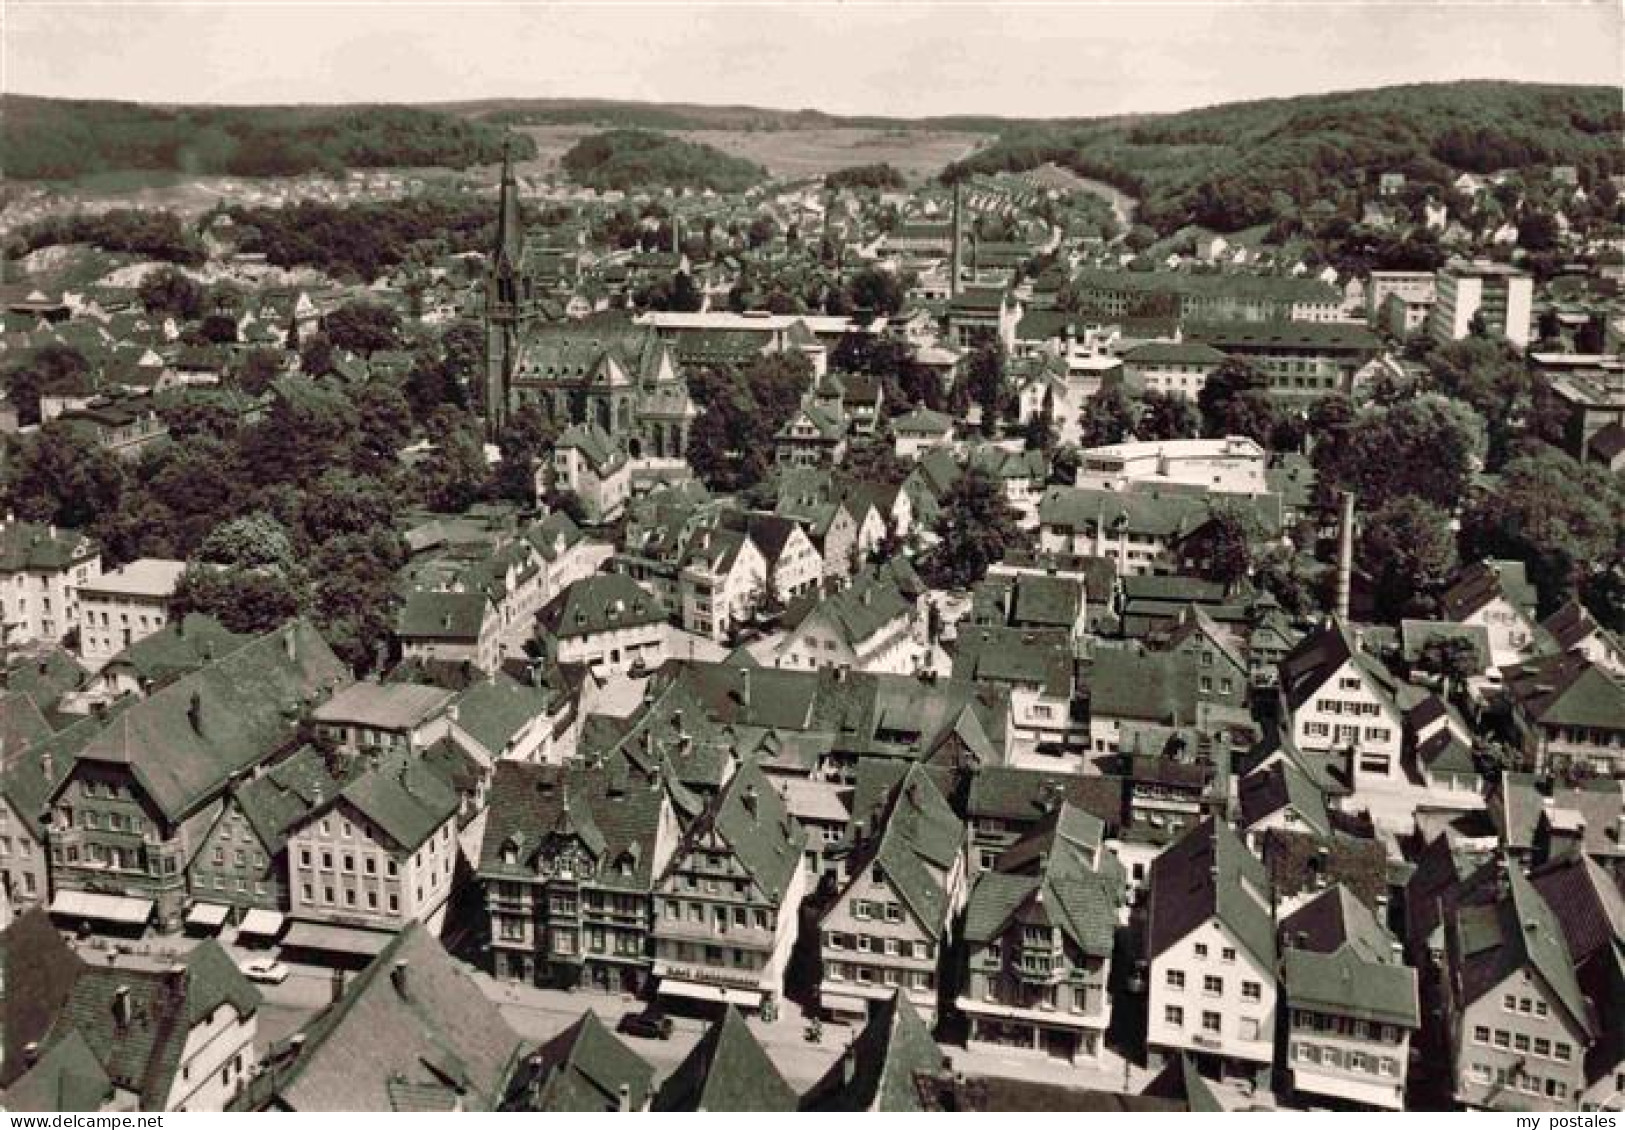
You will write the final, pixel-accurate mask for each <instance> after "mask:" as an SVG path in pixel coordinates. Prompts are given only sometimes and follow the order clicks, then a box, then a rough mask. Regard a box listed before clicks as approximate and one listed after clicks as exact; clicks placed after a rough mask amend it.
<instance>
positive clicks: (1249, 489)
mask: <svg viewBox="0 0 1625 1130" xmlns="http://www.w3.org/2000/svg"><path fill="white" fill-rule="evenodd" d="M1267 461H1268V460H1267V457H1266V455H1265V452H1264V449H1263V448H1262V447H1261V446H1259V444H1258V441H1257V440H1254V439H1250V438H1248V437H1247V436H1226V437H1225V438H1223V439H1165V440H1134V441H1130V442H1128V443H1114V444H1110V445H1109V446H1106V447H1091V448H1088V449H1087V450H1085V451H1084V452H1083V454H1082V462H1081V463H1080V465H1079V467H1078V476H1077V481H1076V485H1077V486H1079V487H1092V488H1095V489H1099V490H1127V489H1130V488H1132V487H1144V488H1148V487H1154V486H1160V485H1165V484H1166V485H1176V484H1177V485H1179V486H1189V487H1197V488H1200V489H1202V490H1206V491H1211V492H1212V493H1214V494H1265V493H1267V492H1268V491H1269V489H1270V488H1269V484H1268V482H1267V481H1266V480H1265V478H1264V468H1265V464H1266V463H1267Z"/></svg>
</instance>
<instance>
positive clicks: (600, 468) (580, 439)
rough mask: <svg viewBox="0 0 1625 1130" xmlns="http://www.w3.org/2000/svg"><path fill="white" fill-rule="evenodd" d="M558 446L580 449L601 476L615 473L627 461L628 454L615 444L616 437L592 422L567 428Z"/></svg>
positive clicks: (594, 471) (595, 471) (593, 470)
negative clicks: (624, 453)
mask: <svg viewBox="0 0 1625 1130" xmlns="http://www.w3.org/2000/svg"><path fill="white" fill-rule="evenodd" d="M556 446H557V447H559V448H565V449H570V450H573V451H579V452H580V453H581V455H582V458H584V459H586V461H587V465H588V466H589V467H591V468H592V472H593V474H595V475H597V476H598V477H599V478H604V477H607V476H608V475H610V474H613V473H614V472H615V471H617V470H619V469H620V468H621V466H622V465H624V464H625V463H626V456H625V455H622V454H621V452H620V450H619V449H618V448H617V447H616V446H615V440H614V438H613V437H612V436H610V434H609V433H608V432H606V431H605V430H604V429H603V428H601V427H599V426H598V425H597V424H595V423H591V422H588V423H585V424H575V425H573V426H571V427H570V428H568V429H566V430H565V433H564V434H563V435H561V436H560V437H559V438H558V443H557V444H556Z"/></svg>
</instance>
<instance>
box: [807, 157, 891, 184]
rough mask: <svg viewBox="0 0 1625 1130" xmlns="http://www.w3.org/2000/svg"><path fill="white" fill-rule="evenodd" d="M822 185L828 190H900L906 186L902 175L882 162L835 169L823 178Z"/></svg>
mask: <svg viewBox="0 0 1625 1130" xmlns="http://www.w3.org/2000/svg"><path fill="white" fill-rule="evenodd" d="M824 183H825V184H826V185H828V186H829V187H830V188H881V189H900V188H906V187H907V186H908V182H907V181H906V180H905V179H904V178H903V174H902V173H900V172H898V171H897V170H896V169H895V168H893V167H892V166H891V165H888V164H886V163H885V162H883V161H882V162H880V163H879V164H874V165H853V166H851V167H850V168H845V169H836V170H835V171H834V172H833V173H829V174H828V175H826V176H825V177H824Z"/></svg>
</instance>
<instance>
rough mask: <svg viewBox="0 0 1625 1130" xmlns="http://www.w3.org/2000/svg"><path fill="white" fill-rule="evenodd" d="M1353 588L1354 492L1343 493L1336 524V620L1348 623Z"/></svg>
mask: <svg viewBox="0 0 1625 1130" xmlns="http://www.w3.org/2000/svg"><path fill="white" fill-rule="evenodd" d="M1353 587H1354V492H1353V491H1348V490H1346V491H1344V492H1343V516H1342V518H1341V519H1340V520H1339V521H1338V523H1337V618H1338V620H1339V621H1341V622H1342V623H1344V624H1347V623H1348V622H1349V598H1350V593H1351V591H1352V589H1353Z"/></svg>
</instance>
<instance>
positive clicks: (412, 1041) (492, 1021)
mask: <svg viewBox="0 0 1625 1130" xmlns="http://www.w3.org/2000/svg"><path fill="white" fill-rule="evenodd" d="M303 1035H304V1041H303V1044H302V1046H300V1047H299V1048H297V1049H295V1048H291V1047H289V1046H288V1045H286V1044H284V1045H281V1046H274V1047H272V1048H271V1049H270V1051H269V1052H268V1054H267V1059H269V1060H271V1061H272V1062H273V1063H274V1064H275V1070H274V1071H269V1072H267V1075H268V1076H269V1077H270V1079H271V1085H272V1086H273V1087H274V1092H273V1095H274V1097H271V1099H270V1102H268V1103H260V1104H257V1105H262V1106H263V1105H275V1106H277V1107H281V1108H286V1109H289V1110H296V1111H297V1110H329V1111H343V1110H374V1111H389V1110H394V1109H397V1107H398V1105H399V1104H398V1100H399V1099H402V1098H404V1097H405V1093H404V1092H401V1091H399V1090H398V1088H392V1085H399V1084H407V1085H410V1086H414V1087H422V1088H429V1089H433V1090H434V1091H437V1092H439V1093H440V1094H441V1095H443V1096H444V1097H445V1098H446V1099H448V1100H455V1103H456V1105H457V1106H459V1107H460V1108H461V1109H463V1110H495V1109H497V1107H498V1105H499V1104H500V1102H501V1100H502V1097H503V1096H504V1094H506V1093H507V1092H508V1090H509V1081H510V1079H511V1078H512V1076H513V1074H514V1071H515V1069H516V1068H517V1067H518V1066H519V1063H520V1051H521V1044H520V1040H519V1037H518V1036H517V1035H515V1034H514V1031H513V1029H512V1028H510V1027H509V1026H508V1022H507V1021H506V1020H505V1019H504V1018H503V1016H502V1013H501V1012H500V1011H498V1009H497V1006H496V1005H494V1004H492V1003H491V1002H490V1001H489V1000H488V999H486V996H485V994H484V993H482V992H480V991H479V988H478V987H477V986H476V985H475V984H474V983H473V982H472V981H471V980H469V978H468V975H467V974H466V973H465V972H463V970H462V967H461V966H459V965H458V964H457V963H456V962H454V961H453V960H452V959H451V957H450V956H449V955H448V954H447V953H446V951H445V949H444V948H442V947H441V945H440V943H439V942H438V941H437V940H435V938H434V936H433V935H432V934H430V932H429V931H428V930H427V929H426V928H425V927H424V926H422V925H421V924H419V923H416V922H413V923H410V924H408V925H407V927H406V928H405V929H404V930H402V931H401V933H400V934H398V935H397V936H396V937H395V939H394V940H393V941H391V942H390V943H389V945H388V946H386V947H385V948H384V950H383V952H382V953H380V954H379V955H378V956H377V957H376V958H374V959H373V961H372V963H371V964H370V965H368V966H367V968H366V969H365V970H364V971H363V972H362V973H361V975H360V976H359V977H357V978H356V979H355V980H354V981H352V982H351V984H350V985H349V987H348V988H347V989H346V990H345V993H344V996H343V997H342V998H341V999H340V1000H339V1001H338V1002H337V1003H335V1004H332V1005H329V1006H328V1007H327V1008H326V1009H324V1010H323V1011H322V1012H320V1013H319V1014H317V1016H316V1017H315V1018H314V1019H313V1020H312V1021H311V1022H310V1023H309V1024H307V1025H306V1026H305V1028H304V1029H303ZM412 1102H413V1105H414V1108H417V1109H421V1106H422V1096H421V1095H418V1096H416V1097H415V1098H414V1099H413V1100H412Z"/></svg>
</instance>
